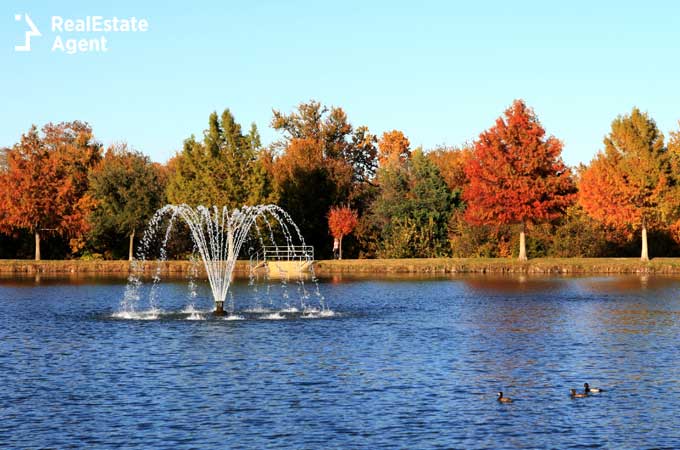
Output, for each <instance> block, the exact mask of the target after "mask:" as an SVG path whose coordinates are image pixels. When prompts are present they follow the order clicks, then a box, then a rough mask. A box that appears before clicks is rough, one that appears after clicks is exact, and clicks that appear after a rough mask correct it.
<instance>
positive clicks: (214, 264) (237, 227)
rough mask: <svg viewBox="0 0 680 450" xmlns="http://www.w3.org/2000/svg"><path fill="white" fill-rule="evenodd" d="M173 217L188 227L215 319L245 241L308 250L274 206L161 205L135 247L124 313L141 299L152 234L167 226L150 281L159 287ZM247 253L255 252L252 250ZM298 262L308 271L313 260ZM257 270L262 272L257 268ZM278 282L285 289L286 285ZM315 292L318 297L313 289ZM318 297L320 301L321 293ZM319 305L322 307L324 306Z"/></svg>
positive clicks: (154, 238) (278, 249)
mask: <svg viewBox="0 0 680 450" xmlns="http://www.w3.org/2000/svg"><path fill="white" fill-rule="evenodd" d="M178 218H179V219H180V220H181V221H183V222H184V223H185V224H186V225H187V226H188V228H189V231H190V235H191V239H192V241H193V244H194V252H195V253H197V254H198V256H200V261H202V263H203V266H204V268H205V272H206V275H207V278H208V283H209V285H210V289H211V291H212V297H213V300H214V303H215V309H214V314H215V315H224V314H225V308H224V304H225V301H226V299H227V294H228V293H229V286H230V284H231V281H232V274H233V271H234V267H235V265H236V261H237V259H238V255H239V253H240V251H241V248H242V247H243V245H244V243H245V242H247V241H249V242H251V243H252V244H254V245H257V246H259V247H260V248H265V247H266V248H275V249H276V252H275V253H276V254H281V253H283V254H285V253H286V251H289V250H287V249H291V248H300V247H302V248H307V247H306V246H305V243H304V239H303V237H302V235H301V233H300V230H299V228H298V227H297V225H296V224H295V222H294V221H293V220H292V219H291V217H290V216H289V215H288V213H286V211H284V210H283V209H282V208H280V207H278V206H276V205H257V206H243V207H241V208H237V209H233V210H229V209H228V208H226V207H224V208H221V209H220V208H218V207H216V206H214V207H212V208H208V207H205V206H198V207H195V208H194V207H191V206H188V205H185V204H183V205H166V206H164V207H163V208H161V209H159V210H158V211H157V212H156V214H155V215H154V217H153V218H152V219H151V221H150V222H149V226H148V227H147V230H146V232H145V233H144V236H143V238H142V240H141V242H140V244H139V246H138V249H137V253H136V259H135V261H134V262H133V270H132V273H131V275H130V278H129V283H128V286H127V289H126V293H125V296H124V299H123V302H122V305H121V306H122V309H123V311H134V308H135V303H136V301H138V300H139V297H140V294H139V290H140V286H141V284H142V283H141V273H142V272H143V270H144V267H145V265H146V264H147V263H148V261H147V257H148V254H149V252H150V250H151V248H152V246H153V245H154V244H155V243H157V242H158V241H157V235H158V232H159V229H161V225H162V224H164V223H167V228H166V229H165V233H164V236H163V238H162V240H161V241H160V243H161V245H160V256H159V258H158V259H157V261H158V263H157V267H156V271H155V274H154V276H153V283H154V286H156V285H157V284H158V283H159V281H160V274H161V266H160V263H161V262H162V261H165V260H166V259H167V249H166V247H167V244H168V241H169V238H170V236H171V234H172V231H173V227H174V224H175V222H176V220H177V219H178ZM277 236H279V239H280V238H281V237H283V239H284V240H285V244H283V245H278V244H277V242H276V237H277ZM296 244H298V245H296ZM252 250H254V248H253V247H252V246H251V251H252ZM298 258H299V261H298V262H299V264H300V266H301V267H302V266H304V267H306V268H307V267H308V268H311V264H312V262H313V261H311V259H310V258H313V256H311V255H310V254H304V255H303V257H302V258H301V257H300V255H298ZM252 261H253V259H252V258H251V267H250V273H251V282H252V278H253V274H254V269H256V267H254V266H253V264H252ZM258 263H259V261H258ZM259 267H260V268H261V267H262V264H261V263H260V266H259ZM193 272H194V274H195V272H196V271H195V270H193ZM312 273H313V272H312ZM313 279H314V280H315V278H313ZM315 281H316V280H315ZM283 283H284V284H285V280H284V281H283ZM190 284H193V280H190ZM316 291H317V293H318V285H317V290H316ZM286 295H287V294H286ZM194 296H195V294H194ZM154 297H155V296H154V288H153V287H152V291H151V294H150V298H151V304H152V310H154V309H155V303H156V302H155V299H154ZM319 297H321V296H320V294H319ZM321 298H322V297H321ZM321 304H322V307H323V302H322V303H321ZM303 306H304V305H303Z"/></svg>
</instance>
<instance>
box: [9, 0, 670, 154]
mask: <svg viewBox="0 0 680 450" xmlns="http://www.w3.org/2000/svg"><path fill="white" fill-rule="evenodd" d="M96 3H98V2H93V1H91V0H90V1H68V0H62V1H59V2H46V1H26V0H23V1H18V0H9V1H8V0H5V1H3V2H2V5H1V6H0V11H2V15H1V16H0V23H1V24H2V25H1V26H0V43H2V44H1V45H0V81H1V83H0V100H1V103H2V107H1V108H2V109H1V110H0V114H1V116H0V146H6V145H11V144H13V143H14V142H16V141H17V140H18V139H19V137H20V135H21V134H22V133H23V132H25V131H26V130H27V129H28V128H29V127H30V125H31V124H33V123H35V124H38V125H42V124H44V123H46V122H49V121H54V122H57V121H65V120H75V119H79V120H85V121H87V122H89V123H90V124H91V125H92V127H93V128H94V132H95V135H96V136H97V138H98V139H99V140H100V141H102V142H103V143H104V144H105V145H108V144H109V143H111V142H113V141H121V140H125V141H127V142H128V143H129V144H131V145H132V146H133V147H135V148H137V149H139V150H142V151H143V152H145V153H147V154H149V155H150V156H151V157H152V159H153V160H155V161H165V160H167V159H168V158H169V157H170V156H171V155H172V154H173V153H174V151H176V150H178V149H180V148H181V145H182V141H183V140H184V139H185V138H186V137H188V136H189V135H191V134H192V133H193V134H197V135H198V134H200V133H201V132H202V130H203V129H204V128H205V127H206V123H207V117H208V115H209V113H210V112H211V111H213V110H220V111H221V110H222V109H224V108H226V107H228V108H230V109H231V110H232V112H233V113H234V114H235V116H236V118H237V120H238V121H239V122H241V123H243V124H244V126H248V124H249V123H250V122H253V121H254V122H255V123H257V125H258V127H259V128H260V132H261V134H262V137H263V141H264V142H265V143H269V142H271V141H272V140H274V139H276V138H277V134H276V133H275V132H273V130H271V128H269V123H270V120H271V110H272V108H276V109H280V110H283V111H290V110H292V109H293V108H294V107H295V105H297V104H298V103H300V102H302V101H307V100H309V99H316V100H319V101H321V102H322V103H325V104H329V105H336V106H341V107H343V108H344V109H345V111H346V112H347V114H348V116H349V119H350V121H351V122H352V123H353V124H354V125H367V126H368V127H369V128H370V129H371V131H373V132H374V133H382V132H383V131H386V130H391V129H400V130H403V131H404V132H405V133H406V135H407V136H408V137H409V138H410V139H411V142H412V144H413V145H414V146H416V145H422V146H424V147H425V148H426V149H427V148H431V147H434V146H436V145H439V144H447V145H460V144H462V143H464V142H465V141H471V140H473V139H475V138H476V137H477V135H478V134H479V133H480V132H481V131H482V130H484V129H486V128H488V127H490V126H491V125H492V124H493V122H494V119H495V118H496V117H498V116H499V115H500V114H501V113H502V112H503V110H504V109H505V108H506V107H507V106H508V105H509V104H510V103H511V102H512V100H513V99H515V98H523V99H525V100H526V101H527V103H528V104H529V105H530V106H532V107H533V108H534V109H535V110H536V112H537V114H538V116H539V118H540V119H541V121H542V123H543V125H544V126H545V128H546V129H547V131H548V133H550V134H553V135H555V136H557V137H558V138H560V139H562V140H563V141H564V144H565V149H564V159H565V160H566V161H567V163H569V164H576V163H578V162H581V161H583V162H587V161H589V160H590V159H591V157H592V156H593V155H594V153H595V152H596V151H597V150H599V149H600V148H601V147H602V138H603V136H604V135H605V134H606V133H607V131H608V129H609V126H610V124H611V121H612V119H613V118H614V117H616V116H617V115H618V114H621V113H626V112H629V111H630V109H631V108H632V107H633V106H638V107H640V108H641V109H642V110H645V111H648V112H649V113H650V115H651V116H652V117H653V118H654V119H655V120H656V121H657V123H658V125H659V127H660V128H661V130H662V131H663V132H664V134H666V135H667V134H668V131H670V130H675V129H677V128H678V120H679V119H680V89H679V84H678V81H679V80H680V58H679V57H678V56H679V55H678V50H679V47H680V2H677V1H663V2H661V1H653V0H650V1H646V2H627V1H623V0H619V1H616V2H614V1H592V0H590V1H581V0H575V1H569V2H559V3H558V2H550V1H545V0H541V1H508V0H504V1H490V0H476V1H465V2H455V1H427V0H424V1H417V2H414V1H410V2H398V1H395V0H392V1H372V2H371V1H367V0H364V1H354V0H343V1H338V2H328V1H319V0H315V1H300V0H285V1H275V0H267V1H258V0H251V1H247V2H246V1H239V2H231V1H225V0H218V1H212V0H211V1H208V0H193V1H186V0H184V1H167V0H166V1H158V2H152V1H139V0H137V1H130V0H117V1H115V2H101V5H100V6H97V5H96ZM26 13H27V14H28V15H29V16H30V17H31V19H32V20H33V22H34V23H35V25H36V26H37V27H38V29H39V30H40V32H41V33H42V37H34V38H32V41H31V46H32V51H31V52H16V51H15V50H14V46H15V45H21V44H23V41H24V33H25V32H26V31H27V30H28V25H27V24H26V22H25V21H16V20H15V14H26ZM87 15H99V16H104V17H112V16H117V17H119V18H125V17H132V16H135V17H137V18H145V19H147V20H148V22H149V31H147V32H145V33H112V34H111V33H109V34H106V35H105V36H106V37H107V39H108V49H109V50H108V52H106V53H83V54H75V55H67V54H64V53H62V52H59V51H57V52H52V51H51V47H52V45H53V43H54V40H55V38H56V36H57V35H60V36H61V37H62V38H63V39H67V38H73V37H75V38H88V39H90V38H99V37H100V36H101V35H102V33H90V34H83V33H66V32H65V33H59V32H56V33H54V32H52V30H51V28H50V23H51V17H52V16H62V17H63V18H64V19H66V18H73V19H77V18H82V17H85V16H87Z"/></svg>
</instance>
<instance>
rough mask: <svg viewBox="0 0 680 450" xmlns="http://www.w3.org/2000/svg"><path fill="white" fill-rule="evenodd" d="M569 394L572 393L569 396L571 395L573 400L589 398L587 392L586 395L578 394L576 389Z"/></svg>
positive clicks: (570, 390)
mask: <svg viewBox="0 0 680 450" xmlns="http://www.w3.org/2000/svg"><path fill="white" fill-rule="evenodd" d="M569 392H570V394H569V395H571V398H584V397H588V394H586V393H585V392H584V393H581V392H576V389H569Z"/></svg>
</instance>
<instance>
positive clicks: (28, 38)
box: [14, 14, 42, 52]
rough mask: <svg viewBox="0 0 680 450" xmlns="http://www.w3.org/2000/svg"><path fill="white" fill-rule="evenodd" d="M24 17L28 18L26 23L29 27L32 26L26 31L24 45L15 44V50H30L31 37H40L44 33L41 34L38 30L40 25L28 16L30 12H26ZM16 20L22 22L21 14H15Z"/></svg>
mask: <svg viewBox="0 0 680 450" xmlns="http://www.w3.org/2000/svg"><path fill="white" fill-rule="evenodd" d="M23 17H24V19H26V24H27V25H28V28H30V29H29V30H28V31H27V32H26V41H25V42H24V45H15V46H14V51H15V52H30V51H31V37H32V36H33V37H40V36H42V34H40V31H39V30H38V27H36V26H35V24H34V23H33V21H32V20H31V18H30V17H29V16H28V14H24V16H23ZM14 20H16V21H17V22H21V14H15V15H14Z"/></svg>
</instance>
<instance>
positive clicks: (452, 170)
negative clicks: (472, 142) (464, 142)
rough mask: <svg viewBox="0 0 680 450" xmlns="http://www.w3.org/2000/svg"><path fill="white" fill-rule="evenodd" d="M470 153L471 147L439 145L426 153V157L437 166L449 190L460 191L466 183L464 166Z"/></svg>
mask: <svg viewBox="0 0 680 450" xmlns="http://www.w3.org/2000/svg"><path fill="white" fill-rule="evenodd" d="M471 155H472V148H471V146H470V147H467V146H466V147H463V148H448V147H440V148H437V149H435V150H433V151H431V152H429V153H428V154H427V157H428V158H430V160H431V161H432V162H433V163H435V165H436V166H437V167H438V168H439V172H440V173H441V175H442V177H443V178H444V181H445V182H446V185H447V186H448V187H449V189H450V190H451V192H456V191H462V190H463V188H464V187H465V185H466V184H467V183H468V178H467V175H465V166H466V165H467V161H468V159H470V157H471Z"/></svg>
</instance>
